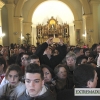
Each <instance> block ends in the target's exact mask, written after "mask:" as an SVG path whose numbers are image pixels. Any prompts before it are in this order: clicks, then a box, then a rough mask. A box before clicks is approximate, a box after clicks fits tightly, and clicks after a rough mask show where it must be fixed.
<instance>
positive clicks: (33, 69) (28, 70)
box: [25, 63, 44, 80]
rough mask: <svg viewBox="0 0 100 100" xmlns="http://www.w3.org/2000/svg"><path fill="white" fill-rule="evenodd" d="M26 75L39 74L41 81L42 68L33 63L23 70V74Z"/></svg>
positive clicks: (42, 75) (42, 76)
mask: <svg viewBox="0 0 100 100" xmlns="http://www.w3.org/2000/svg"><path fill="white" fill-rule="evenodd" d="M26 73H33V74H34V73H39V74H40V76H41V78H42V80H43V79H44V74H43V71H42V68H41V67H40V66H39V65H37V64H34V63H32V64H29V65H28V66H27V67H26V69H25V74H26Z"/></svg>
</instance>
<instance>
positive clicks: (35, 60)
mask: <svg viewBox="0 0 100 100" xmlns="http://www.w3.org/2000/svg"><path fill="white" fill-rule="evenodd" d="M29 59H30V63H34V64H38V65H39V66H40V60H39V57H38V56H37V55H35V54H33V55H31V56H30V57H29Z"/></svg>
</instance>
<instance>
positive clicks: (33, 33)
mask: <svg viewBox="0 0 100 100" xmlns="http://www.w3.org/2000/svg"><path fill="white" fill-rule="evenodd" d="M31 37H32V45H35V46H36V43H37V40H36V37H37V35H36V26H35V25H33V24H32V33H31Z"/></svg>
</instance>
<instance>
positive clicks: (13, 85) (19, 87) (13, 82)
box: [0, 64, 25, 100]
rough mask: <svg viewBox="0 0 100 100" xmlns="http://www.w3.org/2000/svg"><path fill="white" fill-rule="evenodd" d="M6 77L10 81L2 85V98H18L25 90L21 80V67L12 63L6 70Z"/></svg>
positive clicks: (8, 99) (1, 99) (10, 99)
mask: <svg viewBox="0 0 100 100" xmlns="http://www.w3.org/2000/svg"><path fill="white" fill-rule="evenodd" d="M5 78H6V79H7V80H8V81H9V83H7V84H5V85H3V86H1V87H0V97H1V98H0V100H6V98H7V100H16V99H17V97H19V96H20V95H21V94H22V93H23V92H24V91H25V85H24V83H22V82H21V81H20V80H21V68H20V66H18V65H16V64H12V65H10V66H9V67H8V68H7V70H6V75H5Z"/></svg>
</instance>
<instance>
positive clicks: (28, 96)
mask: <svg viewBox="0 0 100 100" xmlns="http://www.w3.org/2000/svg"><path fill="white" fill-rule="evenodd" d="M25 86H26V91H25V92H24V93H23V94H22V95H21V96H20V97H19V98H18V100H56V99H55V97H54V96H53V94H52V93H51V91H50V90H49V89H47V88H46V87H45V85H44V74H43V71H42V69H41V67H39V66H38V65H37V64H33V63H32V64H30V65H28V66H27V67H26V70H25Z"/></svg>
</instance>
